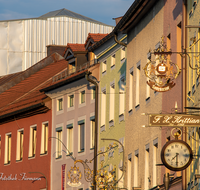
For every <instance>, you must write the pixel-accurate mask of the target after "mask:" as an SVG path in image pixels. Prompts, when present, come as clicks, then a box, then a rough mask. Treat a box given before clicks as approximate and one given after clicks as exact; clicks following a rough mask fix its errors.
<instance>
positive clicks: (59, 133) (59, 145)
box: [56, 126, 63, 159]
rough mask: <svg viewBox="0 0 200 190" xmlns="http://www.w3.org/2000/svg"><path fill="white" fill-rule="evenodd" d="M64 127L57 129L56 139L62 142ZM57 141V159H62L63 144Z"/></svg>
mask: <svg viewBox="0 0 200 190" xmlns="http://www.w3.org/2000/svg"><path fill="white" fill-rule="evenodd" d="M62 128H63V127H62V126H60V127H56V138H58V139H60V140H61V141H62ZM61 141H59V140H56V159H60V158H62V143H61Z"/></svg>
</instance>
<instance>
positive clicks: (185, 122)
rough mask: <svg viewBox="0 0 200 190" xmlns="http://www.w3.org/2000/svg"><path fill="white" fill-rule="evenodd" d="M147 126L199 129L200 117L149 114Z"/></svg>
mask: <svg viewBox="0 0 200 190" xmlns="http://www.w3.org/2000/svg"><path fill="white" fill-rule="evenodd" d="M149 126H155V127H159V126H163V127H197V126H198V127H200V116H199V115H186V114H150V115H149Z"/></svg>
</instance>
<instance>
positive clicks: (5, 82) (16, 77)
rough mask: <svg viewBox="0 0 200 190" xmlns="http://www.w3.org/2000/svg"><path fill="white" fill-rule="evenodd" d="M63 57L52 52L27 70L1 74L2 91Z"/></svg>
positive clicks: (0, 88)
mask: <svg viewBox="0 0 200 190" xmlns="http://www.w3.org/2000/svg"><path fill="white" fill-rule="evenodd" d="M62 59H64V58H63V57H62V56H61V55H59V54H58V53H56V52H55V53H53V54H51V55H50V56H48V57H46V58H44V59H42V60H41V61H39V62H37V63H36V64H34V65H32V66H31V67H29V68H28V69H26V70H25V71H21V72H18V73H13V74H9V75H5V76H1V77H0V93H2V92H4V91H6V90H8V89H9V88H11V87H12V86H14V85H16V84H17V83H19V82H21V81H22V80H24V79H26V78H27V77H29V76H31V75H32V74H34V73H35V72H37V71H39V70H40V69H42V68H44V67H46V66H47V65H49V64H51V63H53V62H55V61H58V60H62Z"/></svg>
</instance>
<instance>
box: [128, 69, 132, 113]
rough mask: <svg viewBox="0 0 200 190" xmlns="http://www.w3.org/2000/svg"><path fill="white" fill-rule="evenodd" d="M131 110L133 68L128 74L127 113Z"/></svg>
mask: <svg viewBox="0 0 200 190" xmlns="http://www.w3.org/2000/svg"><path fill="white" fill-rule="evenodd" d="M132 110H133V67H132V68H131V69H130V73H129V112H130V111H132Z"/></svg>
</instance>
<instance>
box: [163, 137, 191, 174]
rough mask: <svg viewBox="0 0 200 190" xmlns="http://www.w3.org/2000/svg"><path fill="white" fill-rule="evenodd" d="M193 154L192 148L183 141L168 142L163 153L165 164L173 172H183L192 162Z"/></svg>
mask: <svg viewBox="0 0 200 190" xmlns="http://www.w3.org/2000/svg"><path fill="white" fill-rule="evenodd" d="M192 159H193V154H192V149H191V147H190V146H189V145H188V144H187V143H186V142H184V141H182V140H171V141H169V142H167V143H166V144H165V145H164V146H163V148H162V151H161V160H162V162H163V164H164V165H165V166H166V167H167V168H168V169H170V170H172V171H182V170H184V169H186V168H187V167H188V166H189V165H190V164H191V162H192Z"/></svg>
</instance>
